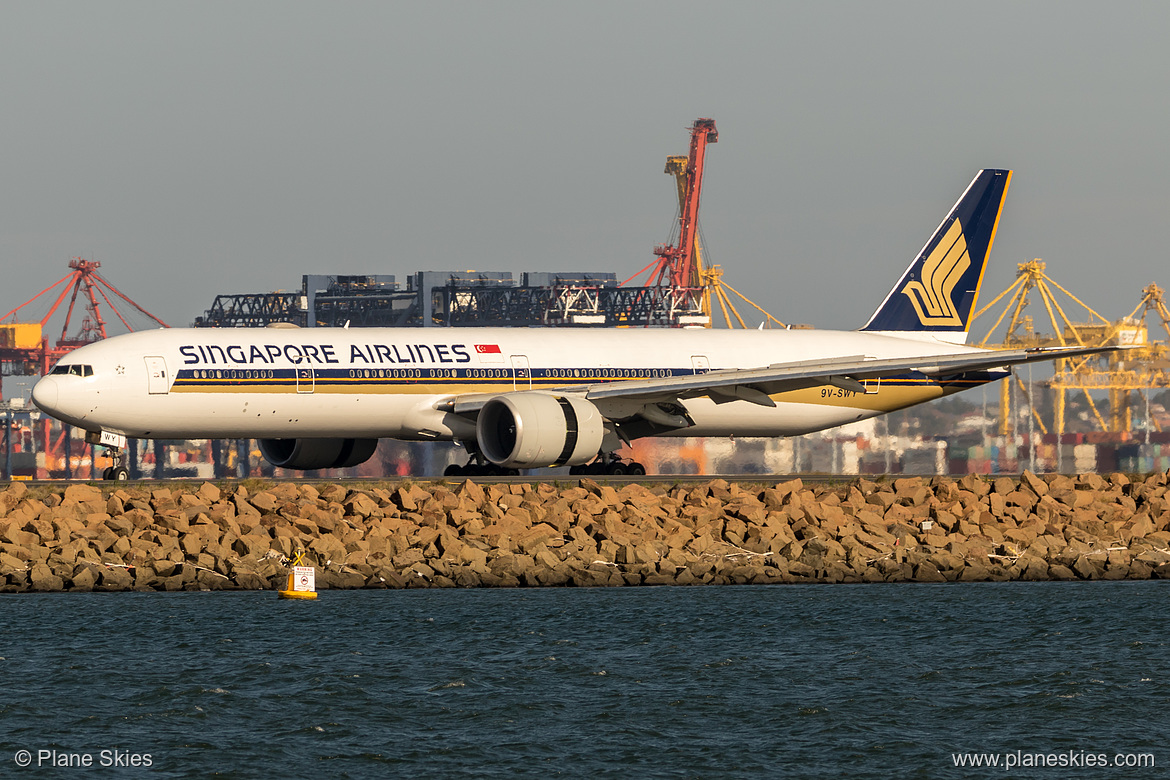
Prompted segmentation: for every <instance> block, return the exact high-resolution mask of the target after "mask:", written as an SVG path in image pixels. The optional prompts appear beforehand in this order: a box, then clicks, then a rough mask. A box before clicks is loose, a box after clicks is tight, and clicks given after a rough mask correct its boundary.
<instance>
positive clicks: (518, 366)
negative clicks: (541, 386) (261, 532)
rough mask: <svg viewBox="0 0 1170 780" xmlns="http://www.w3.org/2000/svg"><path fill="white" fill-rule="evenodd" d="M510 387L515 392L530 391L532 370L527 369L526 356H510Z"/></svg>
mask: <svg viewBox="0 0 1170 780" xmlns="http://www.w3.org/2000/svg"><path fill="white" fill-rule="evenodd" d="M512 387H513V389H515V390H531V389H532V370H531V369H530V368H529V367H528V356H527V355H513V356H512Z"/></svg>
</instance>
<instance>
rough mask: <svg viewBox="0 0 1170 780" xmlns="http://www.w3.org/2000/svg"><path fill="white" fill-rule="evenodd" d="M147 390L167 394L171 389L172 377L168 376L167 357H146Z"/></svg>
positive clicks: (155, 393) (157, 393)
mask: <svg viewBox="0 0 1170 780" xmlns="http://www.w3.org/2000/svg"><path fill="white" fill-rule="evenodd" d="M146 391H147V392H148V393H150V394H151V395H166V394H167V393H169V392H170V391H171V378H170V377H169V376H167V361H166V359H165V358H162V357H155V356H151V357H147V358H146Z"/></svg>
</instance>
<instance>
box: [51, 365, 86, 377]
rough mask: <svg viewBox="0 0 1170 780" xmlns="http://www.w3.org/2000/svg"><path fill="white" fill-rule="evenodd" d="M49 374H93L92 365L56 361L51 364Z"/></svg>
mask: <svg viewBox="0 0 1170 780" xmlns="http://www.w3.org/2000/svg"><path fill="white" fill-rule="evenodd" d="M49 373H50V374H69V375H71V376H93V366H88V365H84V364H82V363H73V364H72V365H64V364H62V363H58V364H57V365H55V366H53V370H52V371H50V372H49Z"/></svg>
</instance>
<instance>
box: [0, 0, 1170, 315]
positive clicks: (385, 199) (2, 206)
mask: <svg viewBox="0 0 1170 780" xmlns="http://www.w3.org/2000/svg"><path fill="white" fill-rule="evenodd" d="M1168 30H1170V4H1167V3H1162V2H1149V3H1124V2H1122V3H1108V4H1106V3H1100V2H1032V3H1022V2H986V1H985V2H980V3H939V2H816V3H813V2H802V3H785V2H720V3H713V2H709V0H708V1H706V2H671V3H665V2H630V1H629V0H626V1H624V2H595V1H591V2H588V3H584V2H578V3H558V2H441V1H440V2H414V3H391V2H368V3H365V2H312V3H309V2H295V1H292V0H282V1H281V2H234V1H233V2H213V1H208V0H200V2H190V3H183V2H161V3H160V2H118V1H116V0H107V1H105V2H100V3H93V2H45V1H44V0H38V1H37V2H11V0H4V1H3V2H0V101H2V110H0V138H2V139H3V145H4V157H3V159H4V165H3V177H2V182H3V184H2V186H0V226H2V227H0V268H2V269H3V280H4V281H3V285H2V286H0V313H2V312H3V311H7V310H8V309H10V308H12V307H13V306H15V305H17V304H18V303H20V302H21V301H23V300H24V299H26V298H28V297H31V295H32V294H33V293H35V292H37V291H38V290H40V289H41V288H42V287H44V286H47V285H48V284H50V283H51V282H53V281H54V280H56V279H57V278H59V277H61V276H63V275H64V274H65V272H66V270H67V269H66V267H65V266H66V263H67V262H68V260H69V258H70V257H73V256H82V257H85V258H87V259H94V260H98V261H100V262H101V263H102V271H103V272H104V273H105V275H106V276H107V278H109V279H110V280H111V281H113V282H114V283H115V284H116V285H118V286H119V287H121V288H122V289H123V290H124V291H125V292H127V293H128V294H130V295H131V296H132V297H134V298H136V299H137V300H138V301H139V302H140V303H142V304H143V305H144V306H145V307H146V308H148V309H150V310H152V311H154V312H155V313H157V314H159V315H160V316H161V317H162V318H163V319H165V320H167V321H168V322H170V323H171V324H175V325H183V324H187V323H190V322H191V320H192V319H193V318H194V317H195V316H196V315H198V314H200V313H202V311H203V310H205V309H207V308H208V307H209V306H210V304H211V302H212V299H213V298H214V296H215V295H216V294H217V293H226V292H262V291H269V290H277V289H293V288H297V287H299V285H300V277H301V274H304V273H321V274H336V273H379V274H396V275H398V276H399V278H400V279H401V278H403V277H405V276H406V275H407V274H409V273H411V272H413V271H416V270H455V269H479V270H508V271H512V272H513V273H517V274H518V273H519V272H521V271H526V270H534V271H536V270H566V271H569V270H585V269H589V270H599V271H613V272H616V273H618V274H619V275H620V276H621V277H623V278H624V277H625V276H627V275H629V274H632V273H633V272H634V271H636V270H637V269H638V268H641V267H642V266H643V265H645V264H646V263H647V262H649V261H650V260H651V259H652V252H651V250H652V247H653V245H654V244H655V243H658V242H661V241H664V240H666V239H668V238H669V237H670V234H671V231H672V228H673V226H674V213H675V191H674V184H673V182H672V180H671V179H670V178H669V177H668V176H666V175H664V174H663V170H662V169H663V163H664V160H665V158H666V156H667V155H670V154H685V152H686V148H687V144H688V133H687V128H688V127H689V125H690V123H691V122H692V121H693V120H694V119H695V118H696V117H713V118H714V119H715V120H716V122H717V124H718V127H719V131H720V136H719V142H718V144H717V145H715V146H712V147H711V148H710V151H709V155H708V166H707V179H706V185H705V188H704V192H703V195H704V199H703V204H702V212H701V219H700V221H701V225H702V231H703V238H704V241H705V244H706V246H707V248H708V252H709V258H710V259H711V260H712V261H714V262H716V263H719V264H721V265H722V266H723V267H724V269H725V272H726V276H725V278H726V279H727V281H729V282H730V283H731V284H732V285H734V286H735V287H737V288H738V289H740V290H741V291H743V292H745V293H747V294H748V295H749V296H750V297H752V298H754V299H755V300H756V301H757V302H758V303H760V304H761V305H763V306H764V307H765V308H767V309H769V310H770V311H772V312H773V313H774V314H775V315H777V316H778V317H780V318H781V319H783V320H785V321H789V322H802V323H811V324H814V325H816V326H817V327H821V328H825V327H829V328H834V327H837V328H854V327H858V326H860V325H862V324H863V323H864V322H865V320H866V319H867V318H868V316H869V315H870V313H871V312H872V311H873V309H874V308H875V307H876V305H877V304H878V303H879V302H880V301H881V300H882V298H883V297H884V296H885V293H886V292H887V290H888V289H889V287H890V286H891V285H892V284H893V283H894V281H895V280H896V279H897V278H898V276H899V275H900V273H901V271H902V270H903V269H904V267H905V266H906V264H907V263H908V262H909V260H910V259H911V257H912V256H913V255H914V254H915V253H916V252H917V251H918V250H919V249H920V248H921V246H922V244H923V243H924V242H925V240H926V238H927V237H928V236H929V234H930V232H931V231H932V230H933V228H934V227H935V226H936V225H937V224H938V222H939V221H940V219H941V218H942V217H943V216H944V215H945V212H946V210H947V208H948V207H949V206H950V205H951V204H952V203H953V202H954V201H955V199H956V198H957V197H958V195H959V193H960V192H961V191H962V189H963V188H964V187H965V186H966V185H967V183H968V182H969V181H970V180H971V178H972V177H973V175H974V174H975V172H976V171H977V170H978V169H980V168H983V167H1009V168H1012V169H1014V170H1015V176H1014V178H1013V182H1012V188H1011V191H1010V192H1009V194H1008V200H1007V205H1006V208H1005V211H1004V217H1003V221H1002V223H1001V226H1000V232H999V237H998V240H997V243H996V246H995V249H994V252H993V255H992V264H993V265H992V269H991V271H990V272H989V276H988V278H987V280H986V281H985V284H984V288H983V289H984V297H983V299H982V301H981V302H986V301H987V300H989V297H988V295H987V293H988V292H990V293H992V294H994V293H996V292H998V291H1000V290H1002V289H1003V288H1005V287H1006V286H1007V285H1008V284H1009V283H1010V282H1011V281H1012V280H1013V279H1014V278H1015V270H1016V265H1017V263H1020V262H1023V261H1025V260H1029V259H1031V258H1034V257H1040V258H1043V259H1044V260H1045V261H1046V262H1047V263H1048V271H1049V273H1050V274H1051V275H1052V276H1053V277H1054V278H1055V279H1056V280H1057V281H1059V282H1061V283H1062V284H1063V285H1065V286H1066V287H1068V288H1069V289H1071V290H1072V291H1073V292H1075V293H1077V294H1078V295H1080V296H1081V297H1083V298H1084V299H1085V300H1086V301H1087V302H1088V303H1090V304H1091V305H1093V306H1094V307H1095V308H1097V309H1098V310H1100V311H1101V312H1102V313H1104V314H1105V315H1106V316H1109V317H1120V316H1122V315H1124V314H1128V313H1129V311H1130V310H1132V309H1133V307H1134V306H1135V305H1136V304H1137V302H1138V300H1139V298H1140V290H1141V287H1142V286H1143V285H1145V284H1148V283H1149V282H1151V281H1157V282H1158V283H1159V284H1161V285H1164V286H1165V285H1170V268H1167V262H1166V257H1165V254H1164V250H1163V247H1162V242H1161V239H1160V238H1159V236H1160V235H1161V231H1162V227H1163V225H1164V222H1165V217H1166V214H1167V213H1168V212H1170V190H1168V185H1167V182H1168V181H1170V176H1168V173H1170V171H1168V168H1170V153H1168V152H1167V148H1168V147H1167V144H1168V140H1167V129H1168V128H1170V99H1168V95H1170V51H1168V49H1167V44H1166V41H1167V31H1168ZM1036 308H1037V310H1036V311H1033V312H1032V313H1033V315H1034V316H1036V317H1037V318H1039V316H1040V314H1041V312H1040V311H1039V310H1038V309H1039V307H1036ZM756 321H757V322H758V320H756Z"/></svg>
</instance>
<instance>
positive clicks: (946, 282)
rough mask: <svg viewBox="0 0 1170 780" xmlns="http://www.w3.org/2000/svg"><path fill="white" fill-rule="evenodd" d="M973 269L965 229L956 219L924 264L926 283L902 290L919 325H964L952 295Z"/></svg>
mask: <svg viewBox="0 0 1170 780" xmlns="http://www.w3.org/2000/svg"><path fill="white" fill-rule="evenodd" d="M970 267H971V257H970V255H968V254H967V240H966V239H965V238H964V237H963V226H962V225H960V224H959V221H958V220H957V219H956V220H955V221H954V222H953V223H951V226H950V228H949V229H948V230H947V232H946V234H945V235H943V237H942V240H941V241H939V242H938V245H937V246H936V247H935V248H934V251H932V252H931V253H930V256H929V257H928V258H926V261H925V262H924V263H923V264H922V280H921V281H919V280H917V279H916V280H914V281H912V282H907V283H906V286H905V287H903V288H902V294H903V295H905V296H906V297H907V298H909V299H910V303H912V304H913V305H914V311H915V312H917V313H918V321H919V322H921V323H922V324H923V325H927V326H938V325H962V324H963V320H962V318H960V317H959V312H958V310H957V309H956V308H955V302H954V300H953V299H952V298H951V293H952V292H954V289H955V285H956V284H958V283H959V279H961V278H962V277H963V274H964V273H966V272H967V269H968V268H970Z"/></svg>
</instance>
